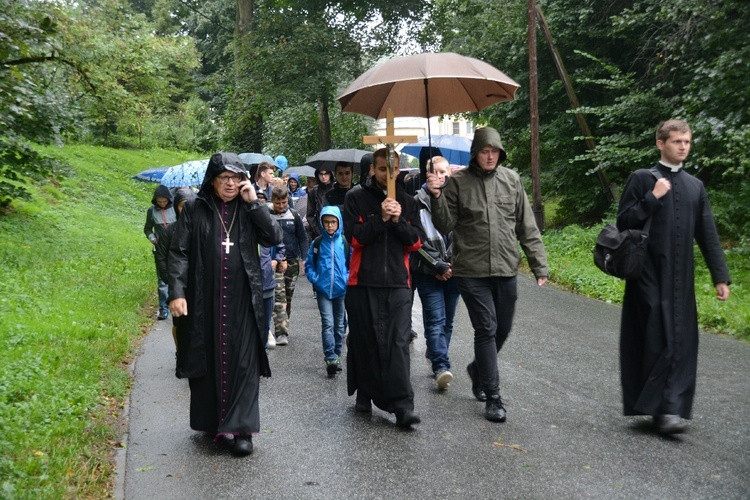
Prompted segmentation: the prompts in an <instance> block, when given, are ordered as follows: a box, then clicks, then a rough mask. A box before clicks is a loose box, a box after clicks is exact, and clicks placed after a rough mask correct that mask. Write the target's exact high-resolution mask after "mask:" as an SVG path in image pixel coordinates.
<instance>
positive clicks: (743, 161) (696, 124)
mask: <svg viewBox="0 0 750 500" xmlns="http://www.w3.org/2000/svg"><path fill="white" fill-rule="evenodd" d="M540 5H542V8H543V10H544V13H545V15H546V17H547V20H548V22H549V24H550V27H551V30H552V35H553V37H554V40H555V44H556V46H557V48H558V50H559V51H560V53H561V54H562V57H563V59H564V61H565V64H566V67H567V69H568V72H569V73H570V76H571V78H572V80H573V85H574V87H575V90H576V92H577V94H578V97H579V100H580V101H581V105H582V109H581V110H580V111H583V112H585V113H586V114H587V119H588V121H589V125H590V128H591V130H592V133H593V135H594V140H595V143H596V145H597V146H596V149H595V150H593V151H588V150H586V149H585V147H584V143H583V138H582V137H580V131H579V130H578V129H577V125H576V123H575V120H574V117H573V115H572V114H571V112H570V110H569V109H568V106H569V105H568V102H567V99H566V97H565V93H564V89H563V88H562V86H561V83H560V79H559V77H558V75H557V74H556V72H555V68H554V65H553V63H552V61H551V59H550V56H549V54H547V53H546V51H545V50H544V49H543V48H542V47H541V46H540V49H539V53H538V54H539V63H538V65H539V89H540V91H539V107H540V119H541V138H542V142H541V158H542V163H541V164H542V171H543V177H542V179H543V187H544V190H545V192H546V193H547V194H548V195H555V196H557V197H559V200H560V204H561V208H560V211H559V214H561V215H562V217H564V218H565V220H567V221H569V222H575V221H579V222H592V221H595V220H598V218H599V217H601V216H602V215H603V214H604V213H605V212H606V211H607V210H608V208H609V204H608V203H607V202H606V198H605V197H604V195H603V193H602V191H601V188H600V186H599V185H598V183H597V181H596V178H595V176H594V175H592V174H593V173H594V172H595V169H597V168H605V169H606V170H607V174H608V176H609V177H610V180H612V181H614V182H615V183H619V184H622V183H623V182H624V181H625V179H626V178H627V176H628V174H629V173H630V172H632V171H633V170H634V169H635V168H642V167H646V166H648V165H649V163H651V162H653V161H655V160H656V155H655V152H654V131H655V129H656V126H657V124H658V123H659V122H660V121H662V120H664V119H668V118H671V117H677V118H682V119H685V120H686V121H688V122H689V123H690V124H691V126H692V127H693V129H694V132H695V137H696V141H695V144H694V146H693V147H694V149H693V153H692V154H691V159H690V162H689V164H688V168H690V169H691V171H693V172H694V173H696V174H697V175H698V176H699V177H700V178H701V179H702V180H704V182H705V183H706V184H707V186H708V187H709V189H710V188H711V187H712V186H714V187H717V188H718V187H721V188H722V190H724V189H730V190H732V189H735V190H737V189H739V188H738V186H741V185H743V181H746V180H747V172H748V168H747V166H748V154H747V153H746V151H747V146H748V143H747V140H748V138H749V137H750V134H749V133H748V124H749V123H750V120H748V109H749V108H750V106H749V104H750V95H749V94H750V90H748V87H747V85H745V83H744V82H745V81H746V78H745V76H746V75H747V70H746V69H745V68H746V66H747V65H746V64H744V65H743V61H747V60H748V59H747V57H748V55H750V54H749V53H748V51H750V34H748V32H747V30H746V29H745V28H744V22H743V20H744V19H746V18H747V16H748V15H749V14H750V5H749V4H747V2H741V1H739V0H733V1H729V2H708V3H706V2H701V1H699V0H676V1H675V2H673V3H672V4H670V7H669V8H665V7H664V4H663V3H659V2H657V1H656V0H643V1H640V2H637V3H633V2H630V1H625V0H614V1H613V0H586V1H585V2H580V0H547V1H546V2H544V4H540ZM525 6H526V2H525V0H493V1H490V2H485V1H478V0H468V1H466V0H438V1H437V2H436V9H435V12H434V14H433V16H432V18H431V21H432V23H433V27H432V28H431V29H432V30H434V31H435V32H436V33H438V34H439V37H440V39H441V41H442V48H443V49H444V50H453V51H456V52H461V53H464V54H466V55H470V56H474V57H477V58H479V59H483V60H485V61H487V62H489V63H490V64H493V65H494V66H496V67H498V68H499V69H501V70H502V71H505V72H506V73H508V74H509V76H511V77H513V78H515V79H516V80H517V81H519V83H521V84H522V88H521V90H520V91H519V92H518V94H517V99H516V101H514V102H512V103H506V104H500V105H496V106H492V107H490V108H488V109H487V110H485V111H483V112H481V113H479V114H478V115H477V116H476V117H474V120H475V121H476V122H477V123H488V124H491V125H494V126H497V127H499V128H500V129H501V133H502V134H503V136H504V138H505V139H506V142H507V144H508V153H509V157H510V162H511V163H510V166H511V167H514V168H517V169H518V170H520V171H522V172H523V171H524V170H525V169H526V168H527V167H526V165H527V164H528V154H527V151H528V133H529V132H528V120H527V117H528V108H527V103H526V100H527V97H526V94H525V92H524V89H523V84H524V83H525V82H524V81H525V75H526V74H527V71H528V69H527V67H526V64H527V63H526V61H527V56H526V48H525V44H526V35H525V30H526V22H527V21H526V13H525ZM487 12H498V13H502V15H496V16H488V15H487ZM727 145H730V147H727ZM735 146H736V147H735ZM745 183H746V182H745ZM738 195H741V194H739V193H738ZM745 196H746V195H745ZM748 201H750V200H748ZM726 227H729V226H726ZM725 230H726V229H725Z"/></svg>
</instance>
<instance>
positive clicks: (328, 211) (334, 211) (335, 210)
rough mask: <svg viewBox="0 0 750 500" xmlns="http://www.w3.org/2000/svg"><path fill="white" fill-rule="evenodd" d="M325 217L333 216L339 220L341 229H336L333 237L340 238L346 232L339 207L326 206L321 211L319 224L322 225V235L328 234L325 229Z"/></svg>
mask: <svg viewBox="0 0 750 500" xmlns="http://www.w3.org/2000/svg"><path fill="white" fill-rule="evenodd" d="M324 215H333V216H334V217H336V218H337V219H338V220H339V227H338V229H336V232H335V233H333V236H339V235H340V234H341V233H342V232H343V230H344V221H343V219H342V217H341V210H339V207H337V206H334V205H326V206H324V207H323V208H322V209H321V211H320V218H319V219H318V224H320V234H328V232H327V231H326V229H325V228H324V227H323V216H324Z"/></svg>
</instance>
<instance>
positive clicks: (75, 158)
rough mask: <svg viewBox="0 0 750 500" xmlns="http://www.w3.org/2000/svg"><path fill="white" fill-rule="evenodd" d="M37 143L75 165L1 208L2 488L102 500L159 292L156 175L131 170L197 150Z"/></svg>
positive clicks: (15, 494)
mask: <svg viewBox="0 0 750 500" xmlns="http://www.w3.org/2000/svg"><path fill="white" fill-rule="evenodd" d="M40 150H42V151H43V152H45V153H47V154H49V155H52V156H55V157H58V158H60V159H62V160H64V161H66V162H68V163H69V164H70V165H71V166H72V169H73V171H74V173H73V175H72V176H70V177H68V178H65V179H63V180H62V181H60V182H59V183H58V182H43V183H41V184H35V185H34V187H33V199H32V200H31V201H28V202H26V201H18V202H16V203H14V204H13V208H14V211H13V212H12V213H10V214H8V215H4V216H0V263H1V264H2V265H1V266H0V449H1V450H2V454H1V455H0V497H2V498H70V497H75V498H104V497H107V496H109V495H110V494H111V490H112V484H111V482H112V479H113V477H114V474H113V464H112V456H113V453H114V451H115V449H116V447H117V446H118V440H119V436H120V433H121V432H122V429H120V428H119V426H118V424H117V417H118V416H119V412H120V411H121V408H122V406H123V404H124V401H125V400H126V397H127V394H128V392H129V388H130V380H129V375H128V369H127V366H128V363H129V362H130V360H131V358H132V356H133V353H134V347H135V345H136V342H137V341H138V339H139V338H140V337H141V336H142V334H143V332H144V331H147V330H148V327H149V326H150V325H151V324H152V322H153V314H152V313H153V304H154V301H155V295H156V294H155V289H156V286H155V276H154V274H155V273H154V263H153V258H152V256H151V253H150V245H148V242H147V241H146V239H145V237H144V236H143V232H142V228H143V223H144V221H145V211H146V208H147V207H148V204H149V202H150V200H151V196H152V194H153V189H154V187H155V184H148V183H142V182H137V181H135V180H132V179H131V178H130V177H131V176H132V175H133V174H135V173H137V172H139V171H141V170H144V169H146V168H150V167H156V166H161V165H172V164H177V163H179V162H181V161H184V160H186V159H189V158H190V157H191V156H190V155H188V154H186V153H181V152H175V151H127V150H113V149H108V148H98V147H90V146H66V147H65V148H62V149H59V148H53V147H49V148H40ZM193 157H194V156H193Z"/></svg>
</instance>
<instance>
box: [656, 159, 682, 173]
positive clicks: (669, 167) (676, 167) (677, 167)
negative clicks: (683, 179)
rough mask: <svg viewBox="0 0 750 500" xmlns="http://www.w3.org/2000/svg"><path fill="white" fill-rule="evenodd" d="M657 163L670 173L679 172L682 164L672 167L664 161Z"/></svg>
mask: <svg viewBox="0 0 750 500" xmlns="http://www.w3.org/2000/svg"><path fill="white" fill-rule="evenodd" d="M659 163H661V164H662V165H664V166H665V167H667V168H668V169H669V170H671V171H672V172H679V171H680V169H681V168H682V163H679V164H677V165H672V164H671V163H667V162H665V161H664V160H662V161H660V162H659Z"/></svg>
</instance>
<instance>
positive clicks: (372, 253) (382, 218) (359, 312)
mask: <svg viewBox="0 0 750 500" xmlns="http://www.w3.org/2000/svg"><path fill="white" fill-rule="evenodd" d="M370 169H371V172H372V174H373V175H372V177H371V178H370V179H369V180H367V182H366V183H365V184H364V185H363V186H362V188H361V189H352V190H350V191H349V192H348V193H346V198H345V200H344V234H345V235H346V239H347V240H348V241H349V243H350V245H351V248H352V250H353V253H352V256H351V261H350V265H349V282H348V286H347V290H346V300H345V304H346V313H347V316H348V318H349V337H348V341H347V342H348V351H347V359H346V366H347V387H348V391H349V395H350V396H351V395H353V394H354V393H355V392H356V393H357V400H356V404H355V409H356V410H357V411H360V412H369V411H371V408H372V403H375V405H376V406H377V407H378V408H380V409H381V410H383V411H387V412H389V413H395V415H396V425H398V426H399V427H404V428H408V427H411V426H412V425H413V424H418V423H419V422H420V419H419V417H418V416H417V415H415V414H414V390H413V389H412V386H411V378H410V376H411V374H410V363H409V340H410V337H411V298H412V293H411V275H410V273H409V252H413V251H416V250H419V248H420V247H421V246H422V241H423V240H424V237H425V236H424V229H422V224H421V222H420V219H419V212H418V209H417V205H416V202H415V201H414V198H412V197H411V196H408V195H407V194H406V193H405V192H404V190H403V187H402V186H399V185H398V184H397V191H396V199H393V198H388V197H387V196H386V186H387V177H388V167H387V161H386V150H385V149H380V150H378V151H376V152H375V153H374V154H373V165H371V167H370ZM394 169H395V173H394V175H398V170H399V168H398V156H396V159H395V166H394Z"/></svg>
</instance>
